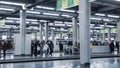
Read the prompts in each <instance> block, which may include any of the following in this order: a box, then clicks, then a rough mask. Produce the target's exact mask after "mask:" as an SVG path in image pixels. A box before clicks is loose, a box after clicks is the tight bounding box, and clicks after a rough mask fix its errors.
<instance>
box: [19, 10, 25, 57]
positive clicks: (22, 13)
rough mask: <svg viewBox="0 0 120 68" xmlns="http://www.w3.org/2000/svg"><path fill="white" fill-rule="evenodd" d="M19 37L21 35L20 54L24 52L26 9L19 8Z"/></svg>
mask: <svg viewBox="0 0 120 68" xmlns="http://www.w3.org/2000/svg"><path fill="white" fill-rule="evenodd" d="M20 37H21V39H20V40H21V55H24V54H25V43H26V10H20Z"/></svg>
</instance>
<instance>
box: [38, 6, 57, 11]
mask: <svg viewBox="0 0 120 68" xmlns="http://www.w3.org/2000/svg"><path fill="white" fill-rule="evenodd" d="M36 8H41V9H48V10H55V8H52V7H44V6H36Z"/></svg>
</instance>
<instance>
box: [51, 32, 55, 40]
mask: <svg viewBox="0 0 120 68" xmlns="http://www.w3.org/2000/svg"><path fill="white" fill-rule="evenodd" d="M51 36H52V41H54V37H55V34H54V30H51Z"/></svg>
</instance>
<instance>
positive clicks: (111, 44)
mask: <svg viewBox="0 0 120 68" xmlns="http://www.w3.org/2000/svg"><path fill="white" fill-rule="evenodd" d="M109 47H110V53H113V52H114V41H112V42H111V43H110V45H109Z"/></svg>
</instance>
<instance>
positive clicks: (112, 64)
mask: <svg viewBox="0 0 120 68" xmlns="http://www.w3.org/2000/svg"><path fill="white" fill-rule="evenodd" d="M0 68H120V58H103V59H92V60H91V65H90V66H83V65H80V61H79V60H64V61H63V60H62V61H47V62H31V63H11V64H0Z"/></svg>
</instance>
